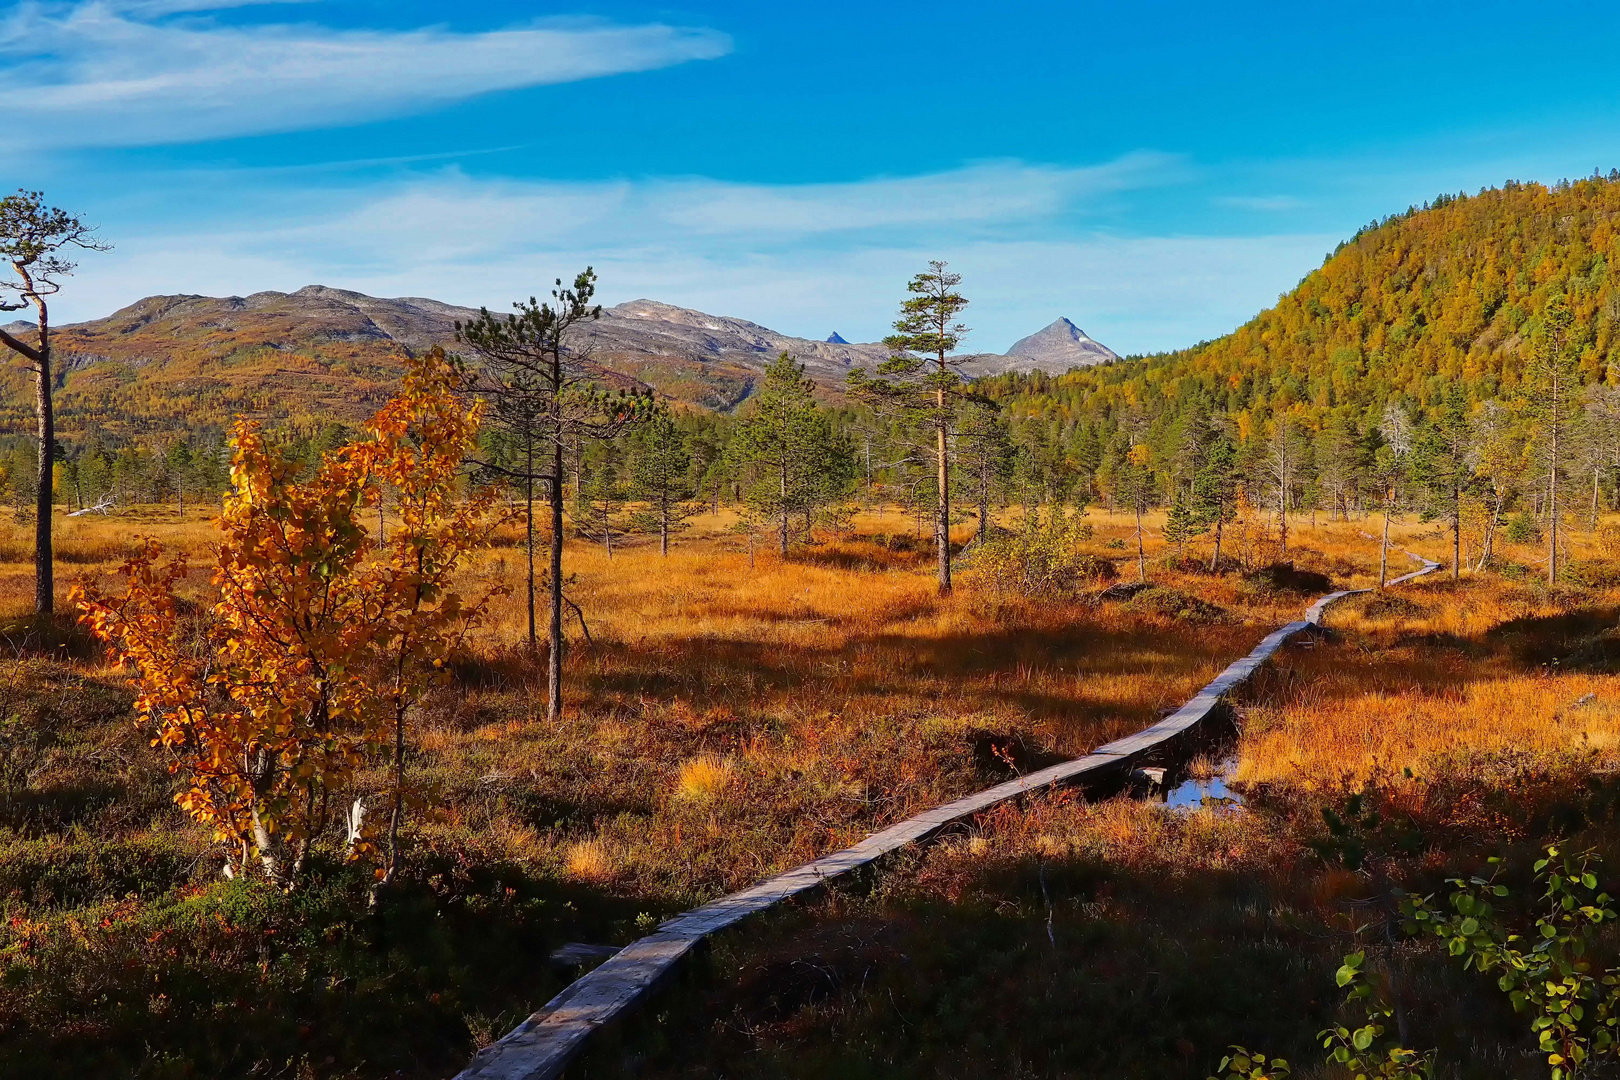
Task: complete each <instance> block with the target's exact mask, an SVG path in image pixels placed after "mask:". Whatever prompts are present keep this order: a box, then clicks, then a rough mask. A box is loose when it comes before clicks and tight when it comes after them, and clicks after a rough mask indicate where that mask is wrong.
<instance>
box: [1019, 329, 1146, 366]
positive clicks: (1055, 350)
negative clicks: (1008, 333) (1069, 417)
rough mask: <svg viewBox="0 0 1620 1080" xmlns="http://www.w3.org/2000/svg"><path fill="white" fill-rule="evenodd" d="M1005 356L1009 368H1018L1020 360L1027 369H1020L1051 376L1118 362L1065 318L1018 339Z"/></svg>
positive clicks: (1111, 352) (1109, 350)
mask: <svg viewBox="0 0 1620 1080" xmlns="http://www.w3.org/2000/svg"><path fill="white" fill-rule="evenodd" d="M1007 356H1008V358H1009V359H1010V360H1011V361H1012V363H1011V364H1010V365H1009V366H1011V367H1017V366H1018V362H1019V361H1024V362H1026V363H1027V366H1025V367H1022V368H1021V370H1037V371H1045V372H1048V373H1050V374H1053V375H1059V374H1062V373H1063V372H1065V371H1068V370H1069V369H1070V368H1076V367H1088V366H1090V365H1092V364H1105V363H1107V362H1109V361H1110V360H1118V359H1119V356H1118V354H1116V353H1115V352H1114V350H1112V349H1110V348H1108V347H1107V346H1106V345H1103V344H1101V343H1099V342H1097V341H1093V340H1092V339H1091V338H1090V337H1088V336H1087V335H1086V332H1085V331H1084V330H1082V329H1080V328H1079V327H1078V326H1076V325H1074V323H1072V322H1070V321H1069V320H1068V319H1059V320H1057V321H1056V322H1054V323H1052V324H1051V325H1050V326H1048V327H1046V328H1045V329H1043V330H1037V331H1036V332H1035V333H1033V334H1031V335H1029V336H1028V337H1026V338H1019V339H1018V340H1017V341H1015V342H1013V346H1012V348H1010V349H1008V350H1007Z"/></svg>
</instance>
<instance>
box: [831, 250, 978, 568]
mask: <svg viewBox="0 0 1620 1080" xmlns="http://www.w3.org/2000/svg"><path fill="white" fill-rule="evenodd" d="M961 281H962V276H961V275H960V274H953V273H950V272H948V271H947V270H946V269H945V263H943V262H938V261H935V262H931V263H929V264H928V269H927V270H925V271H924V272H922V273H920V274H918V275H916V276H915V277H913V278H912V279H911V282H910V283H909V284H908V285H907V286H906V289H907V291H909V292H910V293H911V294H912V298H911V299H910V300H907V301H905V302H904V303H903V304H901V305H900V318H899V319H897V320H895V324H894V329H895V332H894V333H893V334H891V335H890V336H888V337H886V338H884V339H883V344H884V345H886V346H888V347H889V349H890V350H891V352H892V355H891V356H890V357H889V359H888V360H886V361H885V362H883V363H882V364H880V365H879V366H878V368H877V371H876V377H875V378H874V377H873V376H872V375H871V374H869V373H868V372H867V371H866V370H865V369H864V368H856V369H855V370H853V371H851V372H850V373H849V389H850V393H851V395H853V396H854V397H856V398H857V399H860V400H865V401H868V402H870V403H872V404H874V405H878V406H879V407H889V408H894V409H897V410H898V411H899V412H900V413H901V414H902V415H903V416H904V418H905V420H906V422H907V427H909V428H912V429H914V430H920V431H921V432H923V433H926V434H927V435H930V436H931V437H932V438H931V442H932V447H931V450H932V453H933V458H934V493H935V500H936V503H935V515H934V546H935V549H936V552H937V557H938V563H939V592H940V595H942V596H943V595H945V594H947V593H949V592H950V591H951V442H952V439H951V435H952V432H953V430H954V428H955V425H956V419H957V411H958V407H959V403H960V401H961V400H962V398H963V396H964V392H965V384H964V381H963V378H962V375H961V372H960V370H959V369H958V367H957V365H956V361H954V360H952V359H951V354H952V353H953V352H954V351H955V349H956V347H957V345H958V344H960V342H961V340H962V337H963V335H965V334H966V333H967V332H968V328H967V327H966V326H964V325H963V324H961V323H959V322H957V321H956V317H957V315H959V314H960V313H961V312H962V310H963V309H964V308H966V307H967V304H968V302H967V298H966V297H964V296H963V295H962V294H961V293H959V292H957V291H956V286H957V285H959V284H960V283H961Z"/></svg>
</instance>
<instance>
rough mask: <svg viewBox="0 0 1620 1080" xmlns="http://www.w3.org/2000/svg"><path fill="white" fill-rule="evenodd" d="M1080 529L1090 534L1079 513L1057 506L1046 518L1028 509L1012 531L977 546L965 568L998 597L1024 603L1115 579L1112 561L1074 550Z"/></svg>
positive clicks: (1074, 592)
mask: <svg viewBox="0 0 1620 1080" xmlns="http://www.w3.org/2000/svg"><path fill="white" fill-rule="evenodd" d="M1082 530H1086V531H1087V532H1088V533H1089V529H1088V528H1087V526H1086V525H1085V523H1084V522H1082V521H1081V519H1080V516H1079V515H1078V514H1075V515H1072V516H1071V515H1068V514H1065V513H1064V512H1063V510H1062V509H1061V508H1055V509H1053V510H1052V511H1051V512H1050V513H1048V514H1046V515H1043V514H1042V513H1041V512H1040V510H1039V509H1035V510H1031V511H1030V512H1029V514H1028V516H1026V517H1025V518H1024V523H1023V526H1022V527H1021V528H1020V529H1019V530H1018V531H1017V532H1010V533H1004V534H1002V535H1000V536H996V537H994V538H993V539H989V540H986V541H985V542H984V543H983V544H981V545H979V546H978V547H977V548H976V549H975V550H974V552H973V554H972V556H971V563H970V569H971V570H972V571H974V572H975V573H976V575H977V578H978V580H979V582H980V583H981V584H982V585H984V586H987V587H989V588H991V589H993V590H994V591H995V593H996V594H997V595H998V596H999V595H1002V594H1003V593H1008V592H1010V593H1012V594H1014V595H1016V596H1021V597H1024V598H1026V599H1056V598H1062V597H1074V596H1078V595H1079V594H1080V593H1082V592H1084V591H1086V589H1087V588H1089V587H1091V586H1093V585H1096V584H1100V583H1102V582H1107V581H1112V580H1113V579H1114V577H1115V571H1114V564H1113V563H1111V562H1109V561H1108V560H1107V559H1102V558H1098V557H1097V556H1095V555H1090V554H1086V553H1084V552H1082V551H1080V550H1079V544H1080V542H1081V539H1082V535H1081V533H1082Z"/></svg>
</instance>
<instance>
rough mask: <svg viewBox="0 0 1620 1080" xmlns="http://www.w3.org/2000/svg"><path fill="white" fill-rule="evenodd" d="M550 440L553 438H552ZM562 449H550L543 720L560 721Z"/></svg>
mask: <svg viewBox="0 0 1620 1080" xmlns="http://www.w3.org/2000/svg"><path fill="white" fill-rule="evenodd" d="M553 438H556V436H555V434H554V435H553ZM562 479H563V447H562V441H561V440H560V439H558V440H557V441H556V442H554V443H553V444H552V449H551V478H550V482H551V491H550V492H549V494H550V495H551V581H550V583H549V584H550V586H551V598H550V599H551V629H550V632H549V639H550V646H551V655H550V656H549V657H547V661H546V719H547V720H549V721H551V722H552V723H556V722H557V721H558V720H560V719H562V662H563V624H562V616H563V604H562V590H563V575H562V562H563V490H562Z"/></svg>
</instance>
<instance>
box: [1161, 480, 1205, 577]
mask: <svg viewBox="0 0 1620 1080" xmlns="http://www.w3.org/2000/svg"><path fill="white" fill-rule="evenodd" d="M1208 530H1209V521H1208V519H1206V518H1205V517H1204V516H1203V515H1202V514H1200V513H1199V512H1198V509H1197V507H1196V506H1195V505H1194V504H1193V501H1192V500H1191V499H1189V498H1187V497H1184V496H1183V495H1182V494H1181V493H1180V492H1177V493H1176V495H1175V497H1174V498H1173V499H1171V501H1170V513H1169V515H1168V516H1167V517H1166V518H1165V522H1164V539H1165V542H1166V543H1169V544H1174V545H1176V557H1177V559H1178V560H1179V559H1185V558H1186V557H1187V541H1189V540H1192V539H1195V538H1197V537H1200V536H1203V535H1204V533H1205V532H1207V531H1208Z"/></svg>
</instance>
